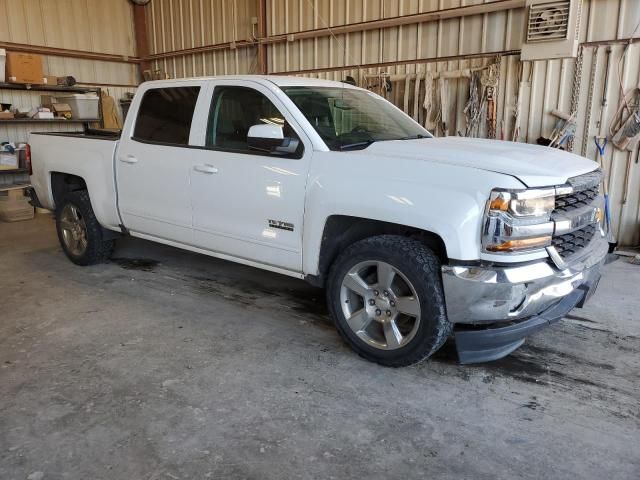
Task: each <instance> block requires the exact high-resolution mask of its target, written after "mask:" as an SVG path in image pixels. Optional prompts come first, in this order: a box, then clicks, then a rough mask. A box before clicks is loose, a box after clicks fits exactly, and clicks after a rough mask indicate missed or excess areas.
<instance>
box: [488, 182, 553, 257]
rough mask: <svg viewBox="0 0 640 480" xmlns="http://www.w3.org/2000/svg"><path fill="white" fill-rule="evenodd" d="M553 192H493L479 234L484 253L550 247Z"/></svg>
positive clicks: (547, 190) (540, 190) (531, 190)
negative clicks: (481, 230)
mask: <svg viewBox="0 0 640 480" xmlns="http://www.w3.org/2000/svg"><path fill="white" fill-rule="evenodd" d="M554 207H555V189H553V188H546V189H530V190H521V191H510V190H498V189H496V190H493V191H492V192H491V196H490V198H489V202H488V205H487V213H486V218H485V223H484V227H483V232H482V246H483V249H484V250H485V251H486V252H492V253H493V252H516V251H526V250H535V249H539V248H543V247H547V246H549V245H551V236H552V234H553V228H554V227H553V222H552V221H551V213H552V212H553V209H554Z"/></svg>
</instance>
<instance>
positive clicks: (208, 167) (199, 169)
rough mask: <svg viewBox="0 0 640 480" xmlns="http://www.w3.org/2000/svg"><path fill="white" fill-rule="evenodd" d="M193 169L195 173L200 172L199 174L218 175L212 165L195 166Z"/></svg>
mask: <svg viewBox="0 0 640 480" xmlns="http://www.w3.org/2000/svg"><path fill="white" fill-rule="evenodd" d="M193 169H194V170H195V171H196V172H200V173H208V174H212V173H218V169H217V168H216V167H214V166H213V165H196V166H195V167H193Z"/></svg>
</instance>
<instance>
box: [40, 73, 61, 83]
mask: <svg viewBox="0 0 640 480" xmlns="http://www.w3.org/2000/svg"><path fill="white" fill-rule="evenodd" d="M42 83H44V84H45V85H58V77H56V76H55V75H45V76H44V78H43V79H42Z"/></svg>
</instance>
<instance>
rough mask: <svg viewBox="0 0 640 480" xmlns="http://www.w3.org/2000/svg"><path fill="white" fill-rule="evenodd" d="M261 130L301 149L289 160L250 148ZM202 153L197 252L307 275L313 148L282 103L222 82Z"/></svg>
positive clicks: (255, 86) (194, 180)
mask: <svg viewBox="0 0 640 480" xmlns="http://www.w3.org/2000/svg"><path fill="white" fill-rule="evenodd" d="M258 124H273V125H280V126H282V127H283V130H284V135H285V136H289V137H293V138H295V139H297V140H299V141H300V142H301V145H300V148H299V151H298V152H296V154H292V155H289V156H277V155H270V154H267V153H264V152H259V151H256V150H252V149H250V148H249V146H248V144H247V133H248V131H249V128H250V127H251V126H253V125H258ZM202 127H203V129H202V132H201V140H200V142H201V145H202V149H200V150H196V151H194V154H193V159H192V168H191V192H192V200H191V203H192V206H193V228H194V238H195V243H196V245H197V246H199V247H201V248H204V249H207V250H211V251H214V252H217V253H221V254H227V255H231V256H233V257H236V258H241V259H245V260H249V261H255V262H258V263H261V264H266V265H270V266H273V267H278V268H283V269H286V270H289V271H296V272H299V271H301V270H302V231H303V219H304V199H305V188H306V181H307V173H308V170H309V164H310V159H311V155H312V148H311V145H310V142H309V140H308V139H307V138H306V136H305V135H304V132H303V131H302V129H301V128H300V126H299V125H298V124H297V123H296V122H295V120H294V119H293V118H292V117H291V116H290V115H289V113H288V111H287V110H286V108H285V107H284V105H283V104H282V103H281V102H280V100H279V99H278V98H277V96H276V95H275V94H274V93H273V92H272V91H270V90H269V89H268V88H266V87H265V86H263V85H261V84H259V83H257V82H253V81H249V80H246V81H245V80H233V81H229V82H224V81H216V82H215V83H214V89H213V92H212V98H211V102H210V108H209V118H208V120H207V122H206V123H205V124H204V125H203V126H202Z"/></svg>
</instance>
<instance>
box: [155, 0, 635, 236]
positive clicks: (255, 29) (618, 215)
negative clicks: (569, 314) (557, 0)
mask: <svg viewBox="0 0 640 480" xmlns="http://www.w3.org/2000/svg"><path fill="white" fill-rule="evenodd" d="M572 1H574V2H575V1H577V0H572ZM474 9H476V10H475V11H476V12H477V11H478V10H477V9H481V10H479V11H480V13H474ZM262 12H264V14H262ZM428 12H432V13H435V14H438V15H440V16H445V17H449V18H440V19H437V18H436V15H434V16H432V18H433V19H429V20H428V21H415V22H414V21H411V18H409V19H405V20H408V22H407V23H405V24H403V25H395V26H394V25H391V26H384V27H382V28H375V29H367V28H369V27H367V26H366V24H365V25H362V22H371V21H376V20H383V19H397V18H398V17H406V16H410V15H416V14H419V13H428ZM442 13H445V14H446V15H442ZM145 16H146V23H147V35H148V39H149V40H148V42H149V48H150V50H151V52H150V53H151V59H152V68H153V69H155V70H160V71H161V72H163V73H164V74H166V75H167V76H168V77H170V78H179V77H190V76H200V75H223V74H247V73H249V74H251V73H270V74H276V73H280V74H296V75H305V76H314V77H320V78H328V79H335V80H342V79H344V78H345V76H346V75H350V76H352V77H354V79H355V80H356V81H357V83H358V85H359V86H367V85H373V84H375V83H376V78H375V76H376V75H378V74H380V73H381V72H384V73H386V74H389V75H390V76H391V80H392V84H393V87H394V88H393V91H392V92H390V93H388V94H387V98H388V99H389V100H391V101H393V102H394V103H395V104H396V105H397V106H399V107H400V108H403V109H404V110H405V111H406V112H407V113H409V114H410V115H412V116H414V118H416V119H417V120H419V121H421V122H422V123H426V124H427V126H428V127H430V128H431V129H432V131H433V132H434V133H435V134H436V135H438V136H440V135H442V134H443V132H442V129H441V128H440V127H437V128H435V129H434V128H433V127H434V125H432V124H430V122H428V121H427V122H425V120H428V119H427V118H426V115H425V111H424V108H423V106H422V103H423V100H424V85H425V82H424V75H425V74H426V73H427V72H431V73H430V74H433V75H436V76H437V75H438V74H439V73H440V72H447V73H446V74H447V75H451V78H449V79H448V80H447V82H448V86H447V89H446V94H447V97H448V106H449V108H448V111H446V112H444V114H443V115H444V116H446V117H447V118H446V120H447V124H448V125H449V128H448V133H449V134H450V135H455V134H457V132H459V131H460V132H464V130H465V125H466V120H465V115H464V112H463V110H464V106H465V103H466V101H467V98H468V95H469V79H468V78H465V77H459V76H457V75H459V74H460V71H461V70H464V69H470V68H471V69H473V68H478V67H482V66H486V65H488V64H490V63H497V64H498V72H499V73H498V87H497V99H498V102H497V128H496V130H497V131H496V133H495V136H496V138H499V139H500V138H504V139H511V138H514V137H515V139H516V140H517V141H520V142H529V143H535V142H536V140H537V138H538V137H541V136H544V137H548V136H549V135H550V134H551V131H552V130H553V128H554V125H555V123H556V121H557V118H556V117H554V116H553V115H552V114H551V111H552V110H554V109H557V110H560V111H562V112H570V111H571V107H572V100H573V101H574V102H577V103H576V104H575V108H576V123H577V127H576V135H575V139H574V142H573V151H574V152H575V153H579V154H582V155H585V156H587V157H589V158H592V159H596V147H595V144H594V142H593V136H594V135H599V134H600V133H601V128H600V125H601V124H602V128H603V130H602V132H606V129H607V127H608V125H609V122H610V121H611V118H612V117H613V116H614V113H615V111H616V110H617V106H618V103H619V100H620V91H621V85H622V90H624V91H625V92H628V91H629V90H630V89H632V88H633V87H635V86H636V85H638V84H639V82H640V43H637V42H633V43H630V44H629V45H628V42H626V41H625V39H628V38H630V37H632V36H635V37H638V34H639V33H640V32H639V31H637V30H636V31H635V33H634V30H635V29H636V26H637V25H638V23H639V22H640V2H638V1H637V0H584V1H583V2H582V8H581V18H580V27H579V32H580V33H579V38H580V44H581V48H580V50H581V51H582V59H581V62H577V59H575V58H567V59H556V60H537V61H524V62H521V61H520V57H519V50H520V48H521V45H522V41H523V32H524V31H525V25H526V18H525V17H526V8H525V2H524V0H496V1H492V2H491V1H482V0H262V5H261V1H260V0H226V1H223V0H213V1H209V0H152V1H151V3H150V4H148V5H147V6H146V7H145ZM261 23H263V24H262V25H261ZM344 26H347V27H351V28H348V30H349V31H347V32H341V31H340V28H341V27H344ZM327 27H331V29H332V30H331V32H329V31H327ZM310 30H318V32H308V31H310ZM336 32H337V33H336ZM314 33H316V34H317V35H316V34H314ZM636 40H638V39H637V38H636ZM598 42H610V43H611V48H612V52H611V58H610V62H609V72H608V75H609V82H608V84H607V92H606V97H607V105H606V106H604V107H603V106H602V105H601V99H602V94H603V92H602V90H603V86H604V84H605V77H606V75H607V73H606V71H605V67H604V65H605V55H606V49H607V46H606V45H604V44H603V43H598ZM258 43H261V44H262V45H264V47H258V46H257V45H258ZM260 48H264V51H265V56H266V62H265V63H264V66H263V65H262V64H261V61H260V57H259V54H258V51H259V49H260ZM625 49H626V53H625V54H624V58H622V57H623V52H625ZM594 56H596V57H597V59H598V60H597V63H595V64H594V61H593V57H594ZM579 63H581V65H582V66H581V69H580V70H579V71H578V72H576V65H577V64H579ZM594 66H595V69H593V67H594ZM265 67H266V68H265ZM416 73H417V74H419V75H418V79H419V85H418V87H417V88H416V80H415V75H412V74H416ZM407 74H408V75H407ZM521 81H522V85H520V83H521ZM406 91H408V94H407V95H405V92H406ZM589 92H591V95H589ZM416 93H417V95H416ZM589 99H590V100H591V101H590V102H589ZM518 104H519V105H520V111H519V119H520V121H519V129H518V132H515V133H516V134H515V136H514V127H515V119H514V114H515V111H516V105H518ZM483 123H484V122H483ZM487 133H488V132H487V128H486V125H482V126H481V128H480V131H479V136H487ZM637 158H638V148H636V150H635V151H634V152H631V153H627V152H624V151H619V150H616V149H614V148H612V147H611V146H610V145H609V147H607V148H606V151H605V166H606V167H607V169H609V170H610V180H609V186H610V189H609V190H610V195H611V204H612V212H613V214H612V217H613V218H612V220H613V226H614V227H613V228H614V232H615V233H617V237H618V241H619V243H620V244H622V245H628V246H630V245H637V244H639V243H640V229H639V227H638V224H639V220H640V165H639V164H638V163H637ZM627 165H629V169H627ZM627 170H628V171H627ZM625 192H626V193H625ZM625 197H626V198H625Z"/></svg>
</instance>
